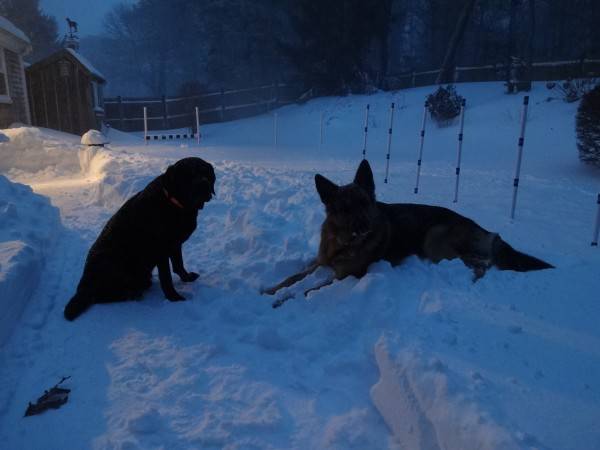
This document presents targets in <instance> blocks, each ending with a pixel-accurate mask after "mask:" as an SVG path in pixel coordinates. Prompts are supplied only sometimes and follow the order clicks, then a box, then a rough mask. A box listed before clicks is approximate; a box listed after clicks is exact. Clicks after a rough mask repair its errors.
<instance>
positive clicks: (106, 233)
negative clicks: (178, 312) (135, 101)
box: [64, 158, 215, 320]
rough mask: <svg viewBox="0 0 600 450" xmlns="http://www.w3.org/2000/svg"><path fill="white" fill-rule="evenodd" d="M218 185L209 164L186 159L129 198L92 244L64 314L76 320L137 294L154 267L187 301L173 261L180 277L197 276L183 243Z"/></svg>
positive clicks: (171, 291)
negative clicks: (185, 259)
mask: <svg viewBox="0 0 600 450" xmlns="http://www.w3.org/2000/svg"><path fill="white" fill-rule="evenodd" d="M214 184H215V172H214V169H213V167H212V165H211V164H209V163H207V162H206V161H203V160H202V159H200V158H185V159H182V160H180V161H178V162H177V163H175V164H173V165H172V166H169V168H168V169H167V170H166V172H165V173H164V174H162V175H160V176H158V177H157V178H155V179H154V180H153V181H152V182H150V184H148V186H146V187H145V188H144V190H142V191H140V192H138V193H137V194H136V195H134V196H133V197H132V198H130V199H129V200H127V202H125V204H124V205H123V206H121V208H120V209H119V210H118V211H117V212H116V213H115V215H114V216H113V217H112V218H111V219H110V220H109V221H108V223H107V224H106V225H105V227H104V229H103V230H102V232H101V233H100V236H99V237H98V239H97V240H96V242H95V243H94V245H92V248H91V249H90V251H89V253H88V256H87V259H86V261H85V267H84V269H83V275H82V277H81V280H80V282H79V285H78V286H77V292H76V293H75V296H74V297H73V298H72V299H71V300H70V301H69V303H68V304H67V306H66V307H65V311H64V314H65V318H66V319H68V320H73V319H75V318H76V317H78V316H79V315H80V314H81V313H83V312H84V311H85V310H86V309H88V308H89V307H90V306H91V305H93V304H94V303H109V302H119V301H124V300H129V299H134V298H139V297H140V296H141V295H142V293H143V292H144V291H145V290H146V289H148V288H149V287H150V285H151V284H152V270H153V269H154V268H155V267H158V276H159V280H160V285H161V287H162V290H163V292H164V294H165V297H166V298H167V299H169V300H171V301H179V300H185V298H184V297H183V296H181V295H180V294H179V293H178V292H177V291H176V290H175V288H174V287H173V280H172V278H171V271H170V269H169V259H170V260H171V264H172V265H173V272H175V273H176V274H177V275H179V278H181V280H182V281H184V282H190V281H194V280H195V279H196V278H198V274H197V273H194V272H188V271H186V270H185V268H184V266H183V257H182V255H181V244H183V243H184V242H185V241H186V240H187V239H188V238H189V237H190V235H191V234H192V233H193V231H194V230H195V229H196V218H197V216H198V210H199V209H202V208H203V206H204V203H206V202H208V201H209V200H210V199H211V198H212V195H213V194H214Z"/></svg>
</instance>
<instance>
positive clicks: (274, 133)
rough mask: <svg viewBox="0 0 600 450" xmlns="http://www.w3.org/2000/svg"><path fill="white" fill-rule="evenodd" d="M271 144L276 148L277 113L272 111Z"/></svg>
mask: <svg viewBox="0 0 600 450" xmlns="http://www.w3.org/2000/svg"><path fill="white" fill-rule="evenodd" d="M273 144H274V146H275V150H277V113H276V112H275V113H273Z"/></svg>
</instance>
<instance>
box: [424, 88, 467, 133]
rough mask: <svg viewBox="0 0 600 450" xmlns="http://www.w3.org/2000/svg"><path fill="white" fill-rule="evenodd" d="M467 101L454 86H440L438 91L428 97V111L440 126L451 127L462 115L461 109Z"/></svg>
mask: <svg viewBox="0 0 600 450" xmlns="http://www.w3.org/2000/svg"><path fill="white" fill-rule="evenodd" d="M464 101H465V99H464V98H463V97H462V96H460V95H459V94H458V93H457V92H456V90H455V89H454V86H452V85H451V84H449V85H448V86H446V87H443V86H440V87H439V88H438V90H437V91H435V92H434V93H433V94H429V95H428V96H427V102H426V104H427V109H428V110H429V113H430V114H431V117H432V118H433V119H434V120H435V121H436V122H437V124H438V125H440V126H444V125H449V124H450V123H451V122H452V119H454V118H455V117H456V116H458V115H459V114H460V107H461V105H462V104H463V102H464Z"/></svg>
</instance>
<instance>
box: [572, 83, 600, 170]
mask: <svg viewBox="0 0 600 450" xmlns="http://www.w3.org/2000/svg"><path fill="white" fill-rule="evenodd" d="M576 129H577V148H578V149H579V159H581V160H582V161H583V162H585V163H588V164H593V165H595V166H598V167H600V85H598V86H596V87H595V88H594V89H592V90H591V91H590V92H588V93H587V94H585V95H584V96H583V99H582V100H581V103H580V104H579V109H578V110H577V122H576Z"/></svg>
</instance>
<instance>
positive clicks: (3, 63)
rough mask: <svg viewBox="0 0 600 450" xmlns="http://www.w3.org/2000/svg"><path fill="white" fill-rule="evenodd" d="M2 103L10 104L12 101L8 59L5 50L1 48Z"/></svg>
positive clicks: (0, 86) (0, 92)
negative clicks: (9, 87) (9, 89)
mask: <svg viewBox="0 0 600 450" xmlns="http://www.w3.org/2000/svg"><path fill="white" fill-rule="evenodd" d="M0 102H1V103H10V102H11V99H10V96H9V93H8V71H7V70H6V59H5V57H4V49H3V48H0Z"/></svg>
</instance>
